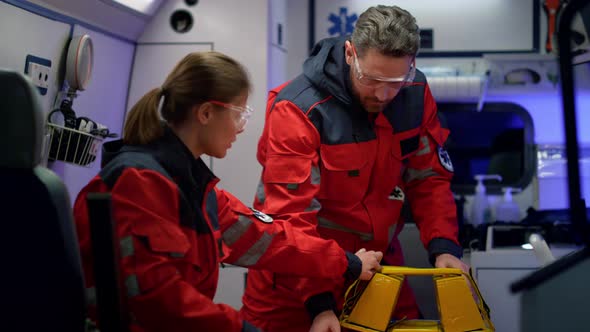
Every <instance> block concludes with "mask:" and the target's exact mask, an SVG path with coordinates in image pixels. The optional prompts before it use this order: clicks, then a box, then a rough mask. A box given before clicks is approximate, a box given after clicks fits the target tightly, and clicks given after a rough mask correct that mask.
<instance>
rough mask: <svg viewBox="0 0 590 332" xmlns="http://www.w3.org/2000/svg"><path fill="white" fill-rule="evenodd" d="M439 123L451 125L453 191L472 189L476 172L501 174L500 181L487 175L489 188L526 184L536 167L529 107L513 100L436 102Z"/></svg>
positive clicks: (497, 190)
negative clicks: (478, 104)
mask: <svg viewBox="0 0 590 332" xmlns="http://www.w3.org/2000/svg"><path fill="white" fill-rule="evenodd" d="M438 109H439V112H440V114H441V119H442V121H443V123H446V125H447V126H448V128H449V129H450V130H451V135H450V136H449V139H448V141H447V146H446V148H447V151H448V152H449V155H450V156H451V159H452V160H453V166H454V170H455V175H454V178H453V181H452V185H451V188H452V190H453V192H454V193H456V194H473V192H474V188H475V180H474V179H473V177H474V176H475V175H476V174H499V175H500V176H502V179H503V180H502V182H498V181H494V180H490V181H486V188H487V191H488V193H492V194H499V193H501V188H502V187H506V186H510V187H514V188H521V189H524V188H525V187H526V186H528V184H529V183H530V182H531V179H532V177H533V174H534V172H535V168H536V154H535V146H534V129H533V122H532V119H531V117H530V115H529V114H528V112H527V111H526V110H525V109H524V108H522V107H521V106H519V105H516V104H513V103H487V104H484V108H483V110H482V111H481V112H477V111H476V104H467V103H465V104H463V103H439V104H438Z"/></svg>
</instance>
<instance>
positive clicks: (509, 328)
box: [477, 268, 535, 332]
mask: <svg viewBox="0 0 590 332" xmlns="http://www.w3.org/2000/svg"><path fill="white" fill-rule="evenodd" d="M534 270H535V269H532V268H531V269H526V268H525V269H516V268H510V269H502V268H480V269H478V270H477V285H478V287H479V289H480V291H481V294H482V296H483V298H484V299H485V301H486V303H487V304H488V306H489V307H490V316H491V319H492V323H494V327H495V328H496V331H501V332H520V294H518V295H514V294H512V293H511V292H510V284H512V283H513V282H515V281H517V280H519V279H521V278H522V277H524V276H526V275H527V274H530V273H531V272H532V271H534Z"/></svg>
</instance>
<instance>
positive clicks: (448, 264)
mask: <svg viewBox="0 0 590 332" xmlns="http://www.w3.org/2000/svg"><path fill="white" fill-rule="evenodd" d="M434 267H438V268H454V269H460V270H461V271H463V272H465V273H467V274H469V266H468V265H467V264H465V263H463V262H462V261H461V260H460V259H459V258H457V257H455V256H453V255H451V254H440V255H438V256H436V261H435V262H434Z"/></svg>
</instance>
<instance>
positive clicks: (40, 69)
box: [25, 54, 51, 95]
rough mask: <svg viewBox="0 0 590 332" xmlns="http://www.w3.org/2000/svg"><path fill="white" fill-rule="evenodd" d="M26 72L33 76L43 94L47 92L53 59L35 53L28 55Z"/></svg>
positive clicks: (33, 80)
mask: <svg viewBox="0 0 590 332" xmlns="http://www.w3.org/2000/svg"><path fill="white" fill-rule="evenodd" d="M25 74H26V75H28V76H29V77H30V78H31V81H32V82H33V84H34V85H35V86H36V87H37V88H38V89H39V93H41V95H45V94H47V89H49V82H50V78H51V60H47V59H43V58H40V57H37V56H34V55H31V54H29V55H27V58H26V60H25Z"/></svg>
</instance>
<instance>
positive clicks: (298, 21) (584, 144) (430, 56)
mask: <svg viewBox="0 0 590 332" xmlns="http://www.w3.org/2000/svg"><path fill="white" fill-rule="evenodd" d="M584 2H587V1H575V0H569V1H565V0H561V1H544V0H518V1H514V0H479V1H461V0H448V1H445V2H440V1H434V0H423V1H411V0H397V1H385V0H382V1H374V0H370V1H366V0H365V1H360V0H337V1H336V0H309V1H301V0H249V1H239V0H214V1H213V0H200V1H198V0H168V1H165V0H142V1H140V0H135V1H133V0H77V1H66V0H31V1H25V0H1V1H0V45H1V46H0V69H2V71H0V87H1V91H0V96H2V97H3V98H2V100H0V111H1V112H2V114H3V115H4V116H5V119H8V123H7V124H6V125H7V126H8V127H10V128H8V130H5V131H4V133H3V134H0V135H6V136H4V137H3V138H4V140H3V142H0V145H2V147H3V149H4V151H6V152H7V154H8V156H6V160H5V161H3V164H2V173H3V174H2V179H3V181H4V184H5V185H4V186H3V187H4V188H5V189H4V190H3V192H4V194H3V198H6V197H9V195H11V194H10V192H11V191H13V190H14V188H15V187H19V186H21V185H22V186H23V188H27V187H26V186H27V184H26V181H27V180H26V179H25V178H20V177H19V176H20V173H18V172H13V171H14V169H15V168H20V167H29V168H30V167H31V165H32V166H34V165H36V163H38V164H40V165H41V166H42V168H43V169H45V167H46V168H47V169H48V170H50V171H51V172H52V173H55V174H56V175H57V177H58V178H51V180H48V181H50V182H51V184H49V185H48V186H49V187H51V188H54V187H55V188H57V187H59V188H58V189H55V190H63V191H64V193H65V194H66V195H67V196H68V197H69V201H70V202H73V201H74V199H75V197H76V195H77V194H78V192H79V191H80V190H81V188H82V187H83V186H84V185H85V184H86V183H88V181H89V180H90V179H91V178H92V177H93V176H95V175H96V174H97V172H98V171H99V170H100V166H101V165H100V160H101V145H102V144H103V143H104V142H106V141H109V140H112V139H115V138H116V137H120V136H121V133H122V128H123V121H124V119H125V115H126V112H127V111H128V110H129V109H130V107H131V106H132V105H133V104H134V103H135V102H136V101H137V100H139V98H140V97H141V96H142V95H143V94H144V93H146V92H147V91H148V90H150V89H153V88H155V87H158V86H159V85H160V84H161V83H162V81H163V80H164V78H165V76H166V74H167V73H168V72H169V71H170V70H171V69H172V67H173V66H174V65H175V64H176V62H177V61H178V60H179V59H181V58H182V57H183V56H184V55H186V54H187V53H189V52H195V51H205V50H215V51H220V52H223V53H226V54H228V55H230V56H232V57H234V58H235V59H237V60H238V61H240V62H241V63H243V64H244V65H245V67H246V68H247V69H248V71H249V74H250V77H251V79H252V82H253V85H254V89H253V93H252V95H251V96H250V99H249V104H250V105H251V106H252V107H253V108H254V110H255V113H254V116H253V117H252V119H251V120H250V122H249V125H248V128H247V130H246V131H245V132H244V133H242V134H241V135H240V137H239V139H238V140H237V142H235V144H234V145H233V148H232V150H230V152H229V154H228V156H227V157H226V158H224V159H223V160H221V159H215V158H212V157H207V160H206V163H207V164H208V165H209V167H210V168H211V169H212V170H213V172H214V173H215V174H216V175H217V176H218V177H219V178H220V179H221V182H220V184H219V186H220V187H222V188H226V189H228V190H229V191H230V192H232V193H233V194H234V195H235V196H236V197H238V198H239V199H240V200H242V201H244V202H246V203H248V204H249V203H251V202H252V200H253V197H254V193H255V191H256V186H257V184H258V181H259V176H260V171H261V168H260V165H259V164H258V162H257V160H256V145H257V141H258V138H259V136H260V133H261V131H262V128H263V125H264V110H265V108H266V97H267V92H268V90H269V89H271V88H273V87H276V86H278V85H280V84H282V83H284V82H286V81H287V80H290V79H292V78H294V77H295V76H297V75H298V74H299V73H300V71H301V65H302V63H303V61H304V60H305V58H306V56H307V55H308V52H309V50H310V48H311V46H313V44H314V43H315V42H317V41H319V40H320V39H322V38H325V37H330V36H337V35H345V34H349V33H351V31H352V28H353V24H354V21H355V20H356V18H357V17H358V14H360V13H361V12H362V11H363V10H365V9H366V8H368V7H369V6H372V5H378V4H395V5H398V6H400V7H402V8H404V9H407V10H409V11H410V12H411V13H412V14H413V15H414V16H415V17H416V19H417V22H418V25H419V26H420V28H421V49H420V52H419V54H418V57H417V60H416V63H417V68H418V69H420V70H421V71H422V72H423V73H424V74H425V75H426V77H427V79H428V83H429V85H430V88H431V91H432V93H433V96H434V97H435V99H436V101H437V107H438V110H439V112H440V113H441V117H442V119H443V120H444V122H445V123H446V124H447V126H448V127H449V129H450V131H451V135H450V138H449V141H448V143H447V144H448V145H447V150H448V153H449V155H450V157H451V160H452V167H453V169H454V178H453V182H452V190H453V193H454V196H455V203H456V204H457V215H458V217H459V220H458V222H459V226H460V228H459V230H460V234H459V236H460V239H459V240H460V242H461V244H462V246H463V248H464V261H465V262H466V263H468V264H469V265H470V266H471V268H472V272H473V277H474V279H475V280H476V282H477V284H478V286H479V289H480V290H481V293H482V296H483V297H484V299H485V301H486V302H487V304H488V306H489V307H490V311H491V319H492V321H493V323H494V326H495V329H496V331H500V332H518V331H523V332H528V331H550V330H568V329H569V330H574V329H575V330H579V331H582V330H586V329H588V319H587V316H588V314H589V313H590V310H589V309H588V305H587V301H588V299H589V298H590V297H589V296H590V287H588V285H586V282H587V281H585V280H588V278H589V277H590V259H589V258H588V256H590V255H588V244H590V236H589V234H588V233H587V231H588V230H589V229H590V226H589V224H587V223H588V220H590V209H589V208H588V203H587V200H588V198H587V197H588V195H590V4H588V5H586V4H584ZM554 3H557V6H555V8H554V9H555V11H551V10H547V8H548V7H551V6H553V5H554ZM580 3H582V4H581V5H580ZM568 7H569V8H570V9H571V11H572V14H571V15H569V14H568V16H565V15H564V13H566V12H567V10H568ZM551 8H553V7H551ZM573 8H575V10H573ZM548 12H549V13H554V12H555V13H556V14H555V16H553V17H552V14H548ZM570 16H571V19H570ZM564 17H567V22H571V24H570V31H567V33H566V32H563V36H566V37H569V41H562V40H561V39H559V38H558V37H559V36H560V34H561V33H562V30H559V29H558V28H559V27H560V26H561V23H562V22H563V21H562V19H563V18H564ZM552 19H555V21H554V22H555V26H553V23H550V21H551V20H552ZM564 20H565V19H564ZM563 25H564V26H566V24H563ZM552 29H553V30H552ZM564 38H565V37H564ZM562 43H563V45H565V46H569V48H568V49H567V51H566V50H562V49H560V47H559V46H560V45H562ZM73 46H75V47H73ZM562 52H563V53H562ZM563 54H566V56H567V57H568V59H569V62H567V63H566V64H567V65H564V63H565V62H566V61H564V56H563ZM560 55H561V56H560ZM564 70H566V71H567V73H566V72H564ZM14 72H16V73H19V74H22V75H24V76H26V77H28V80H29V83H30V84H32V86H33V87H34V89H32V90H30V89H29V88H28V86H24V85H23V86H21V85H18V87H20V88H22V89H21V90H19V89H20V88H19V89H17V88H15V87H17V85H16V84H17V83H18V82H19V81H18V78H15V76H14V75H13V74H12V73H14ZM565 79H571V81H572V82H573V84H569V83H566V82H565V81H564V80H565ZM11 82H12V83H11ZM15 82H16V83H15ZM564 83H565V84H564ZM18 84H21V83H18ZM22 84H24V83H22ZM568 89H569V90H568ZM23 91H24V92H23ZM567 91H570V92H571V95H572V96H573V98H569V99H568V96H569V94H568V93H567ZM32 95H37V96H36V97H35V98H38V100H39V101H40V103H39V104H35V103H34V102H32V101H31V100H32V99H34V98H33V97H32ZM564 105H565V106H564ZM568 105H570V106H573V107H569V106H568ZM36 107H37V108H39V109H40V113H38V114H37V113H36V114H37V115H35V116H27V115H26V113H27V112H28V111H27V112H24V111H23V112H22V113H18V112H17V111H16V110H19V109H32V108H36ZM565 108H568V109H565ZM64 109H65V110H66V111H64ZM569 111H573V112H572V114H574V115H573V119H574V120H575V121H571V120H572V117H571V116H570V117H566V116H565V114H566V112H569ZM68 112H69V113H68ZM13 113H14V114H16V115H14V114H13ZM11 114H12V115H11ZM19 114H20V115H19ZM39 114H41V118H38V116H39ZM72 114H73V117H74V118H70V117H69V116H72ZM76 118H78V119H82V120H81V121H77V122H76ZM568 120H569V121H570V123H569V124H568V123H567V121H568ZM38 121H42V122H38ZM68 121H74V126H76V129H77V130H78V131H82V132H83V133H82V135H83V137H84V139H83V144H85V145H84V146H85V149H84V151H83V152H82V153H79V154H78V153H77V152H71V151H70V152H67V151H68V150H64V149H67V144H68V143H71V142H69V141H68V140H67V139H63V137H61V139H58V138H57V135H55V137H53V136H54V135H53V133H54V131H53V130H54V129H55V127H53V126H52V124H58V125H64V124H67V123H68ZM32 122H35V123H36V125H34V126H32V127H31V123H32ZM40 123H42V125H40ZM572 123H574V125H573V126H572ZM568 125H569V127H568V129H569V136H568V138H569V139H566V135H568V129H566V127H567V126H568ZM20 128H23V129H22V131H21V129H20ZM572 129H573V130H576V132H574V133H572V132H571V131H572ZM15 130H16V131H17V132H15ZM84 133H85V134H84ZM16 134H21V135H22V137H34V138H33V139H32V141H33V142H31V140H29V139H23V142H14V141H8V139H7V138H8V137H14V136H11V135H16ZM72 137H73V136H72ZM572 138H575V139H576V142H574V143H572ZM21 143H22V145H21ZM572 144H574V145H572ZM33 146H34V147H33ZM23 151H26V152H25V153H24V155H23ZM573 151H575V153H573ZM10 154H14V155H18V156H20V157H18V158H17V157H15V158H13V157H11V156H10ZM572 155H573V156H575V157H576V158H575V159H576V160H573V159H572V158H569V159H568V156H572ZM23 156H24V157H23ZM21 157H22V158H21ZM19 158H20V159H19ZM17 159H18V160H20V161H21V163H16V164H15V162H14V160H17ZM576 162H577V163H576ZM574 164H576V165H577V166H573V165H574ZM23 165H25V166H23ZM236 165H239V167H238V166H236ZM237 168H239V169H237ZM576 168H577V169H576ZM572 171H573V172H574V174H572ZM576 173H579V174H576ZM37 176H39V177H45V176H49V177H51V175H47V174H46V173H43V174H37ZM476 176H483V180H482V181H481V185H483V186H484V187H485V190H486V191H485V194H484V197H485V199H486V201H487V202H488V205H489V214H487V215H486V218H487V219H486V220H485V222H483V223H475V222H474V220H475V219H474V214H476V213H479V212H478V211H475V210H476V209H475V208H474V203H473V202H474V200H475V199H476V196H477V189H476V185H477V181H476V180H475V178H476ZM574 177H575V178H574ZM17 180H18V181H17ZM21 180H22V182H21ZM60 182H63V184H64V187H61V185H60V184H59V183H60ZM572 183H574V184H575V186H574V187H575V188H574V189H576V190H577V194H578V195H579V196H580V197H577V198H579V199H584V198H585V199H586V204H585V205H583V203H581V204H579V205H576V208H572V204H574V205H575V204H577V203H579V202H580V201H575V200H572V197H571V195H572V193H574V194H575V193H576V190H573V191H572V189H571V188H572ZM507 188H508V189H507ZM24 190H27V191H30V192H31V193H32V194H31V196H26V195H25V196H23V197H20V196H19V197H17V198H15V197H12V198H13V199H18V200H22V201H23V202H25V203H23V204H19V205H16V206H15V205H12V206H9V205H8V204H7V203H6V202H8V201H7V200H4V199H3V208H4V210H6V211H12V212H9V214H8V215H9V216H11V217H10V220H6V222H5V224H15V225H14V226H12V225H9V226H8V230H4V231H3V232H2V234H3V236H2V238H3V242H5V243H7V244H9V245H17V246H19V247H20V246H28V245H27V244H24V243H23V242H29V241H38V242H39V243H42V242H43V241H51V239H48V237H51V236H53V237H55V238H59V240H58V241H57V242H58V243H63V244H65V245H64V246H62V247H61V249H60V250H62V251H55V252H53V251H51V250H48V251H47V255H48V256H47V257H45V258H43V259H41V261H42V263H41V265H40V266H38V267H37V268H36V269H37V270H38V269H46V270H47V271H50V270H51V269H52V266H62V263H63V262H62V263H58V261H59V260H60V258H59V257H61V255H68V252H70V251H75V250H77V247H76V246H75V245H74V244H73V243H69V242H68V240H67V236H69V235H63V233H62V232H61V231H59V232H58V231H57V229H58V228H60V227H62V226H59V225H63V224H64V223H68V222H67V221H65V222H64V221H60V222H56V223H55V224H52V223H49V224H47V223H43V222H42V221H43V220H37V219H43V218H45V217H44V216H43V217H39V218H37V217H35V214H34V213H38V214H37V215H36V216H41V215H43V214H42V213H43V212H42V211H43V206H44V204H45V203H46V202H48V201H52V200H53V201H55V198H52V197H55V196H52V194H50V195H49V196H48V195H45V194H43V193H44V190H41V189H39V188H37V189H24ZM49 191H52V189H49ZM39 192H40V194H39V195H37V193H39ZM574 198H575V197H574ZM53 201H52V202H53ZM572 201H575V202H574V203H572ZM511 202H512V203H516V205H517V207H518V209H517V210H516V211H514V209H513V210H511V211H510V212H511V214H506V213H505V212H506V210H502V207H505V206H507V205H510V203H511ZM576 202H577V203H576ZM582 202H583V200H582ZM59 204H62V205H60V206H63V202H62V203H59ZM17 206H18V207H19V209H17V208H16V207H17ZM510 206H514V204H512V205H510ZM61 209H62V211H63V213H65V214H68V213H71V211H70V210H69V207H67V206H63V208H61ZM15 210H16V211H15ZM24 210H29V211H26V212H23V211H24ZM35 210H36V211H35ZM498 211H501V212H498ZM574 211H575V212H576V213H574ZM406 217H407V218H408V222H407V223H406V225H405V228H404V230H403V232H402V233H401V235H400V239H401V241H402V245H403V247H404V251H405V252H404V254H405V258H406V263H407V265H408V266H413V267H430V264H429V262H428V259H427V254H426V251H425V249H424V248H423V246H422V244H421V243H420V241H419V233H418V229H417V228H416V226H415V224H413V223H412V221H411V216H406ZM55 218H57V219H61V218H66V219H64V220H67V216H63V215H60V216H55ZM24 220H28V223H27V225H24V226H23V225H17V224H19V223H22V221H24ZM34 220H36V221H34ZM29 223H30V224H29ZM36 224H40V225H42V226H35V225H36ZM51 225H54V226H55V227H54V228H55V229H53V230H52V229H51V228H52V227H53V226H51ZM64 229H65V228H64ZM62 230H63V229H62ZM70 231H71V229H70ZM15 232H26V233H28V234H30V233H36V234H32V235H30V240H26V239H25V237H23V236H17V235H15ZM64 232H65V231H64ZM532 234H536V235H540V236H541V237H542V239H543V240H544V241H545V243H546V244H547V245H548V249H547V250H545V251H544V250H543V248H541V249H539V248H536V247H534V246H533V245H532V244H531V240H530V236H531V235H532ZM62 236H64V238H63V239H62V238H61V237H62ZM55 238H54V240H55ZM533 244H534V243H533ZM54 245H55V244H54ZM31 246H32V247H31V248H30V249H25V251H24V252H27V253H29V254H31V255H33V254H34V250H39V248H37V249H35V248H34V247H35V246H36V245H34V244H33V245H31ZM6 248H7V250H11V251H12V250H15V249H14V248H13V249H10V247H9V246H6ZM17 251H18V249H17ZM58 252H59V253H62V254H60V256H54V257H53V258H51V256H49V255H51V253H53V254H55V253H58ZM572 256H573V257H574V258H572ZM13 261H14V262H13ZM17 261H18V260H16V259H15V260H12V259H11V260H8V262H10V264H14V266H4V271H7V273H12V272H9V271H14V270H19V272H16V273H17V274H22V273H21V272H20V271H34V270H35V268H34V266H29V265H27V264H24V263H23V262H17ZM54 261H55V264H54V263H53V262H54ZM29 264H34V263H29ZM63 271H69V272H68V273H72V274H77V273H80V272H79V270H76V267H71V266H70V267H64V270H63ZM547 271H549V272H547ZM54 272H55V271H54ZM246 272H247V270H246V269H244V268H241V267H235V266H227V265H226V266H224V267H223V268H222V269H221V275H220V280H219V285H218V291H217V295H216V298H215V300H216V301H218V302H224V303H228V304H230V305H232V306H234V307H235V308H239V307H240V306H241V296H242V293H243V290H244V285H245V282H246ZM44 273H45V272H39V271H37V275H39V274H40V275H43V274H44ZM50 274H51V273H48V274H47V275H48V277H47V278H48V279H47V280H49V281H48V282H47V283H46V284H44V286H42V287H45V288H43V289H41V288H39V289H40V290H38V291H39V292H41V293H40V294H45V295H41V296H60V294H57V293H51V292H49V291H47V292H45V290H46V289H47V290H49V289H52V287H53V286H52V283H54V282H55V283H56V284H57V283H62V284H63V283H68V282H69V281H67V280H69V279H68V276H67V275H66V276H65V277H64V278H59V277H51V278H50V277H49V275H50ZM58 276H59V275H58ZM62 276H63V274H62ZM11 280H12V279H11ZM32 280H34V279H31V277H18V278H17V277H14V280H13V282H14V284H11V285H8V288H11V291H9V292H8V293H7V294H9V296H7V297H5V298H3V300H2V301H3V302H5V304H7V306H8V304H9V303H12V302H11V299H10V298H11V297H12V296H15V297H18V296H22V294H23V293H19V291H18V290H19V289H25V288H26V287H27V285H25V281H28V282H31V281H32ZM410 283H411V285H412V288H413V289H414V291H415V292H416V294H417V300H418V303H419V305H420V309H421V311H422V314H423V315H424V317H425V318H428V319H437V315H438V309H437V304H436V300H435V299H434V298H435V294H434V287H433V284H432V281H431V280H427V279H425V278H421V277H414V278H411V279H410ZM39 287H41V286H39ZM3 288H4V287H3ZM8 288H7V290H8ZM19 294H21V295H19ZM27 294H29V293H27ZM47 294H49V295H47ZM78 300H79V301H81V302H77V303H71V304H72V307H73V308H78V310H83V309H80V305H82V306H83V301H84V300H83V299H78ZM39 301H40V302H39V303H51V301H47V300H39ZM81 303H82V304H81ZM8 307H10V306H8ZM37 309H38V310H47V311H48V312H50V311H51V310H53V309H49V308H37ZM73 310H75V309H73ZM551 310H557V311H556V312H555V311H553V312H554V313H551V314H549V313H548V312H549V311H551ZM9 311H10V310H9ZM33 316H34V314H33ZM23 326H24V325H23ZM558 327H559V328H558ZM49 330H52V329H51V328H49Z"/></svg>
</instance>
